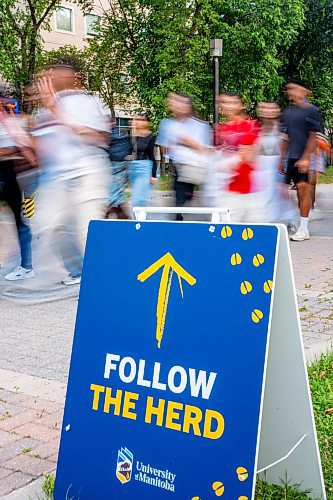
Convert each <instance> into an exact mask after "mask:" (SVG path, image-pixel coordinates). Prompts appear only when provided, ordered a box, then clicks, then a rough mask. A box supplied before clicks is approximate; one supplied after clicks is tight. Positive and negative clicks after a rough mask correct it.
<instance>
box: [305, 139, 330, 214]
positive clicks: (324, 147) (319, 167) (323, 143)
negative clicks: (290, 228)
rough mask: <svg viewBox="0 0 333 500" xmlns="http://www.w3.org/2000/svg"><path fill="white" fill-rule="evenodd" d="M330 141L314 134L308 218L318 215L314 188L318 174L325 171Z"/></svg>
mask: <svg viewBox="0 0 333 500" xmlns="http://www.w3.org/2000/svg"><path fill="white" fill-rule="evenodd" d="M330 149H331V148H330V142H329V139H327V137H326V136H325V135H324V134H322V133H321V132H318V133H317V134H316V149H315V151H314V153H313V154H312V156H311V159H310V172H309V184H310V195H311V210H310V212H309V218H310V219H314V218H316V217H317V216H318V210H317V209H316V210H315V204H316V188H317V181H318V176H319V175H320V174H323V173H324V172H325V168H326V165H327V163H328V162H327V158H328V156H329V153H330Z"/></svg>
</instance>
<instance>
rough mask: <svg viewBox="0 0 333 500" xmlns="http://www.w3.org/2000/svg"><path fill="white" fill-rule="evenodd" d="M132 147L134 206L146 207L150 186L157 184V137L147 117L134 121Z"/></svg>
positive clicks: (134, 119)
mask: <svg viewBox="0 0 333 500" xmlns="http://www.w3.org/2000/svg"><path fill="white" fill-rule="evenodd" d="M132 147H133V150H132V157H133V159H132V161H131V162H130V164H129V169H128V177H129V183H130V186H131V190H132V206H133V207H144V206H146V204H147V200H148V197H149V191H150V186H151V185H153V184H156V182H157V178H156V173H157V163H156V160H155V156H154V148H155V136H154V134H153V133H152V132H151V130H150V121H149V118H148V117H147V116H146V115H138V116H135V117H134V118H133V120H132Z"/></svg>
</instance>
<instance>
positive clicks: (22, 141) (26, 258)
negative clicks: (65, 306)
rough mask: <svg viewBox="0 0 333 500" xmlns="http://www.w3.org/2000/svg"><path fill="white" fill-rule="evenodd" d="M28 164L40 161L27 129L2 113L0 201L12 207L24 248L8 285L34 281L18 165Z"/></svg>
mask: <svg viewBox="0 0 333 500" xmlns="http://www.w3.org/2000/svg"><path fill="white" fill-rule="evenodd" d="M23 159H24V160H25V161H27V162H29V164H31V165H32V166H33V167H35V166H36V159H35V156H34V154H33V152H32V150H31V143H30V139H29V137H28V135H27V134H26V133H25V131H24V129H22V127H21V126H20V125H19V123H18V121H17V119H16V117H15V116H14V114H13V111H12V110H11V109H9V108H8V107H6V106H5V107H4V108H3V109H1V110H0V200H2V201H5V202H6V203H7V204H8V206H9V207H10V209H11V211H12V213H13V215H14V219H15V224H16V230H17V236H18V241H19V245H20V253H21V263H20V265H19V266H17V267H16V268H15V269H14V270H13V271H12V272H10V273H8V274H7V275H6V276H5V279H6V280H8V281H17V280H23V279H27V278H33V277H34V276H35V272H34V270H33V267H32V254H31V231H30V227H29V226H28V225H27V224H25V223H24V222H23V220H22V192H21V190H20V188H19V185H18V182H17V178H16V170H15V162H16V161H17V160H20V161H21V160H23Z"/></svg>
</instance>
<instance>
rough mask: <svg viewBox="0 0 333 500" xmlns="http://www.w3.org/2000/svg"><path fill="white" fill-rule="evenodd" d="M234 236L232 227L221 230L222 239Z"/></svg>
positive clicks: (224, 227)
mask: <svg viewBox="0 0 333 500" xmlns="http://www.w3.org/2000/svg"><path fill="white" fill-rule="evenodd" d="M231 235H232V229H231V227H230V226H223V227H222V230H221V236H222V238H230V236H231Z"/></svg>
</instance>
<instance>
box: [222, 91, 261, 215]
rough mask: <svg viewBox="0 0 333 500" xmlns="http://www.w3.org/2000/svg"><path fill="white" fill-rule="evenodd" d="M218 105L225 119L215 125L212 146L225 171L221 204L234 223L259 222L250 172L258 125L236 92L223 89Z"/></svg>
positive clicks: (256, 198) (257, 199)
mask: <svg viewBox="0 0 333 500" xmlns="http://www.w3.org/2000/svg"><path fill="white" fill-rule="evenodd" d="M219 104H220V112H221V114H222V115H223V116H224V118H225V120H224V121H223V122H222V123H219V124H218V126H217V127H216V128H215V145H216V147H217V148H219V149H220V152H221V162H220V168H221V170H223V171H226V172H228V179H227V180H226V182H225V184H224V187H223V194H222V203H224V205H225V206H228V207H229V208H230V210H231V220H232V221H233V222H260V221H261V215H260V212H261V210H260V201H259V197H257V196H256V195H255V193H254V183H253V175H252V174H253V171H254V169H255V162H254V157H255V151H256V142H257V140H258V136H259V130H260V124H259V122H258V121H257V120H254V119H252V118H250V117H248V116H247V115H246V106H245V104H244V102H243V100H242V98H241V96H240V95H239V94H236V93H232V92H223V93H222V94H221V95H220V96H219Z"/></svg>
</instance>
